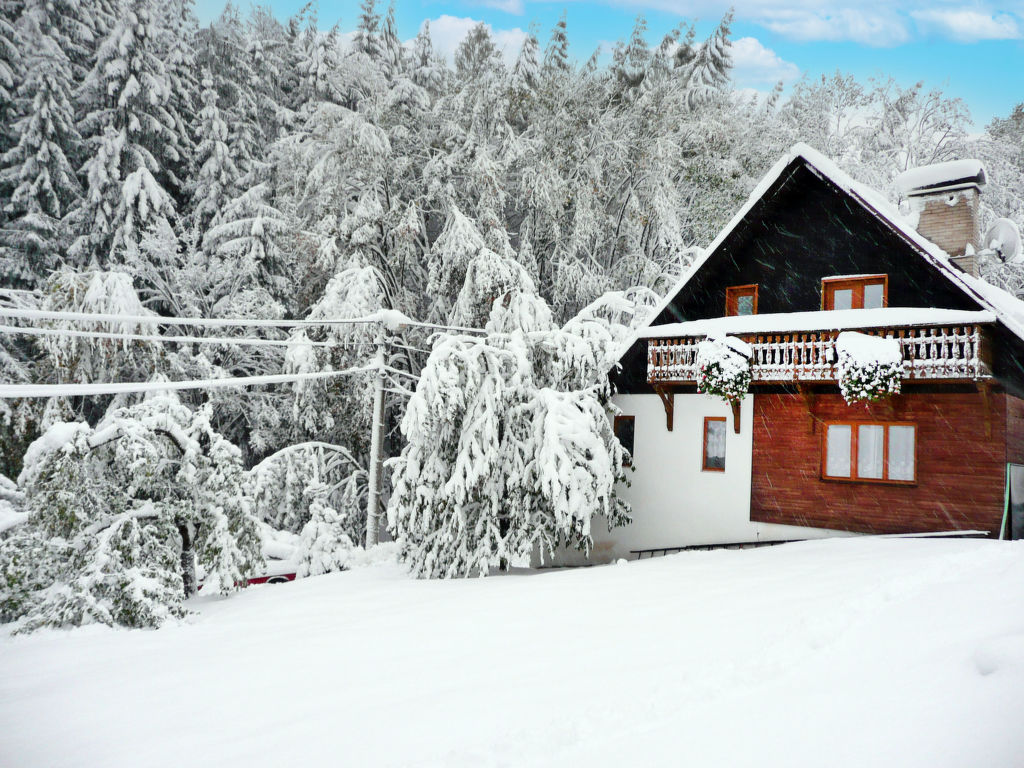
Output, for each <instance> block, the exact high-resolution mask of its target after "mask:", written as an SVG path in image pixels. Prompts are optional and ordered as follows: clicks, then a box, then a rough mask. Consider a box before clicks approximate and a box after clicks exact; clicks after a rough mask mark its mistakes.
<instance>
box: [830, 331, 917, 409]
mask: <svg viewBox="0 0 1024 768" xmlns="http://www.w3.org/2000/svg"><path fill="white" fill-rule="evenodd" d="M836 357H837V363H836V376H837V377H838V379H839V391H840V392H842V394H843V399H845V400H846V402H847V403H850V404H853V403H858V402H862V401H867V402H874V401H876V400H880V399H881V398H883V397H888V396H889V395H898V394H899V393H900V388H901V386H902V383H903V353H902V351H901V350H900V343H899V342H898V341H896V339H890V338H881V337H879V336H868V335H866V334H863V333H857V332H856V331H843V332H842V333H840V334H839V336H838V338H836Z"/></svg>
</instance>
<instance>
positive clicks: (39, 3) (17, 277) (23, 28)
mask: <svg viewBox="0 0 1024 768" xmlns="http://www.w3.org/2000/svg"><path fill="white" fill-rule="evenodd" d="M52 13H53V10H52V9H51V8H50V4H49V3H47V2H43V0H29V1H28V2H27V3H26V5H25V8H24V11H23V12H22V15H21V18H20V20H19V22H18V34H19V38H20V40H21V43H22V46H23V48H24V50H25V53H26V57H25V60H24V63H25V71H24V76H23V78H22V79H21V82H20V83H19V85H18V89H17V118H16V119H15V121H14V124H13V126H12V130H13V135H14V136H16V137H17V142H16V144H15V145H14V146H13V147H12V148H11V149H9V150H8V151H7V152H5V153H4V155H3V160H2V162H3V170H2V171H0V188H5V189H11V190H12V191H11V194H10V198H9V200H8V201H7V203H6V205H5V206H4V208H5V214H6V217H7V218H8V219H9V222H8V223H7V225H6V226H5V227H4V229H3V232H2V235H0V276H2V277H3V278H4V281H5V283H6V284H7V285H8V286H11V285H20V286H22V287H25V286H28V287H36V286H38V285H40V284H41V283H42V282H43V281H44V280H45V279H46V276H47V274H48V273H49V272H50V271H51V270H52V269H54V268H55V267H56V266H57V264H58V262H59V261H60V259H61V257H62V256H63V253H64V251H66V249H67V247H68V245H69V233H68V231H67V226H66V224H65V217H66V216H67V215H68V212H69V211H70V210H71V209H72V207H73V206H74V205H75V203H76V202H77V200H78V197H79V195H80V194H81V188H80V186H79V183H78V179H77V178H76V176H75V170H74V167H73V165H72V162H73V160H74V158H76V157H77V155H78V152H79V150H80V144H81V138H80V137H79V135H78V131H77V130H76V128H75V121H74V111H73V109H72V106H71V91H72V88H73V86H74V79H73V74H72V67H71V61H70V60H69V59H68V57H67V55H66V54H65V52H64V50H63V48H62V47H61V39H60V36H59V34H58V32H57V30H56V28H55V25H54V19H53V17H52Z"/></svg>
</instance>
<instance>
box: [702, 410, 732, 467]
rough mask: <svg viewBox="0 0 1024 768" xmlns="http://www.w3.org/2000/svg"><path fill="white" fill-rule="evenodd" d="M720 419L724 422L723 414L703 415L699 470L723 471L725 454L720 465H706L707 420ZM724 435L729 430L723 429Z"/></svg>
mask: <svg viewBox="0 0 1024 768" xmlns="http://www.w3.org/2000/svg"><path fill="white" fill-rule="evenodd" d="M711 421H720V422H722V423H723V424H725V421H726V418H725V416H705V417H704V434H703V437H702V439H701V443H700V469H701V472H725V466H724V465H725V458H726V457H725V456H723V457H722V464H723V466H721V467H709V466H708V422H711ZM725 434H726V436H728V434H729V430H728V429H727V430H725Z"/></svg>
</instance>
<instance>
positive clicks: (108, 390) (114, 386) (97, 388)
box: [0, 365, 378, 399]
mask: <svg viewBox="0 0 1024 768" xmlns="http://www.w3.org/2000/svg"><path fill="white" fill-rule="evenodd" d="M377 370H378V367H377V366H376V365H369V366H363V367H360V368H346V369H345V370H343V371H315V372H311V373H282V374H271V375H267V376H236V377H230V378H225V379H192V380H186V381H132V382H111V383H99V384H0V399H13V398H29V397H87V396H91V395H119V394H127V393H133V392H164V391H168V390H182V389H227V388H233V387H254V386H261V385H263V384H287V383H290V382H296V381H309V380H312V379H330V378H335V377H337V376H347V375H351V374H355V373H369V372H371V371H377Z"/></svg>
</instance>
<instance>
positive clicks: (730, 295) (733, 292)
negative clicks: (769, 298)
mask: <svg viewBox="0 0 1024 768" xmlns="http://www.w3.org/2000/svg"><path fill="white" fill-rule="evenodd" d="M757 285H758V284H757V283H751V284H750V285H731V286H729V287H728V288H726V289H725V316H726V317H736V316H738V315H739V312H738V310H739V300H740V297H742V296H751V297H753V299H754V311H753V313H752V314H755V315H756V314H757Z"/></svg>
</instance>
